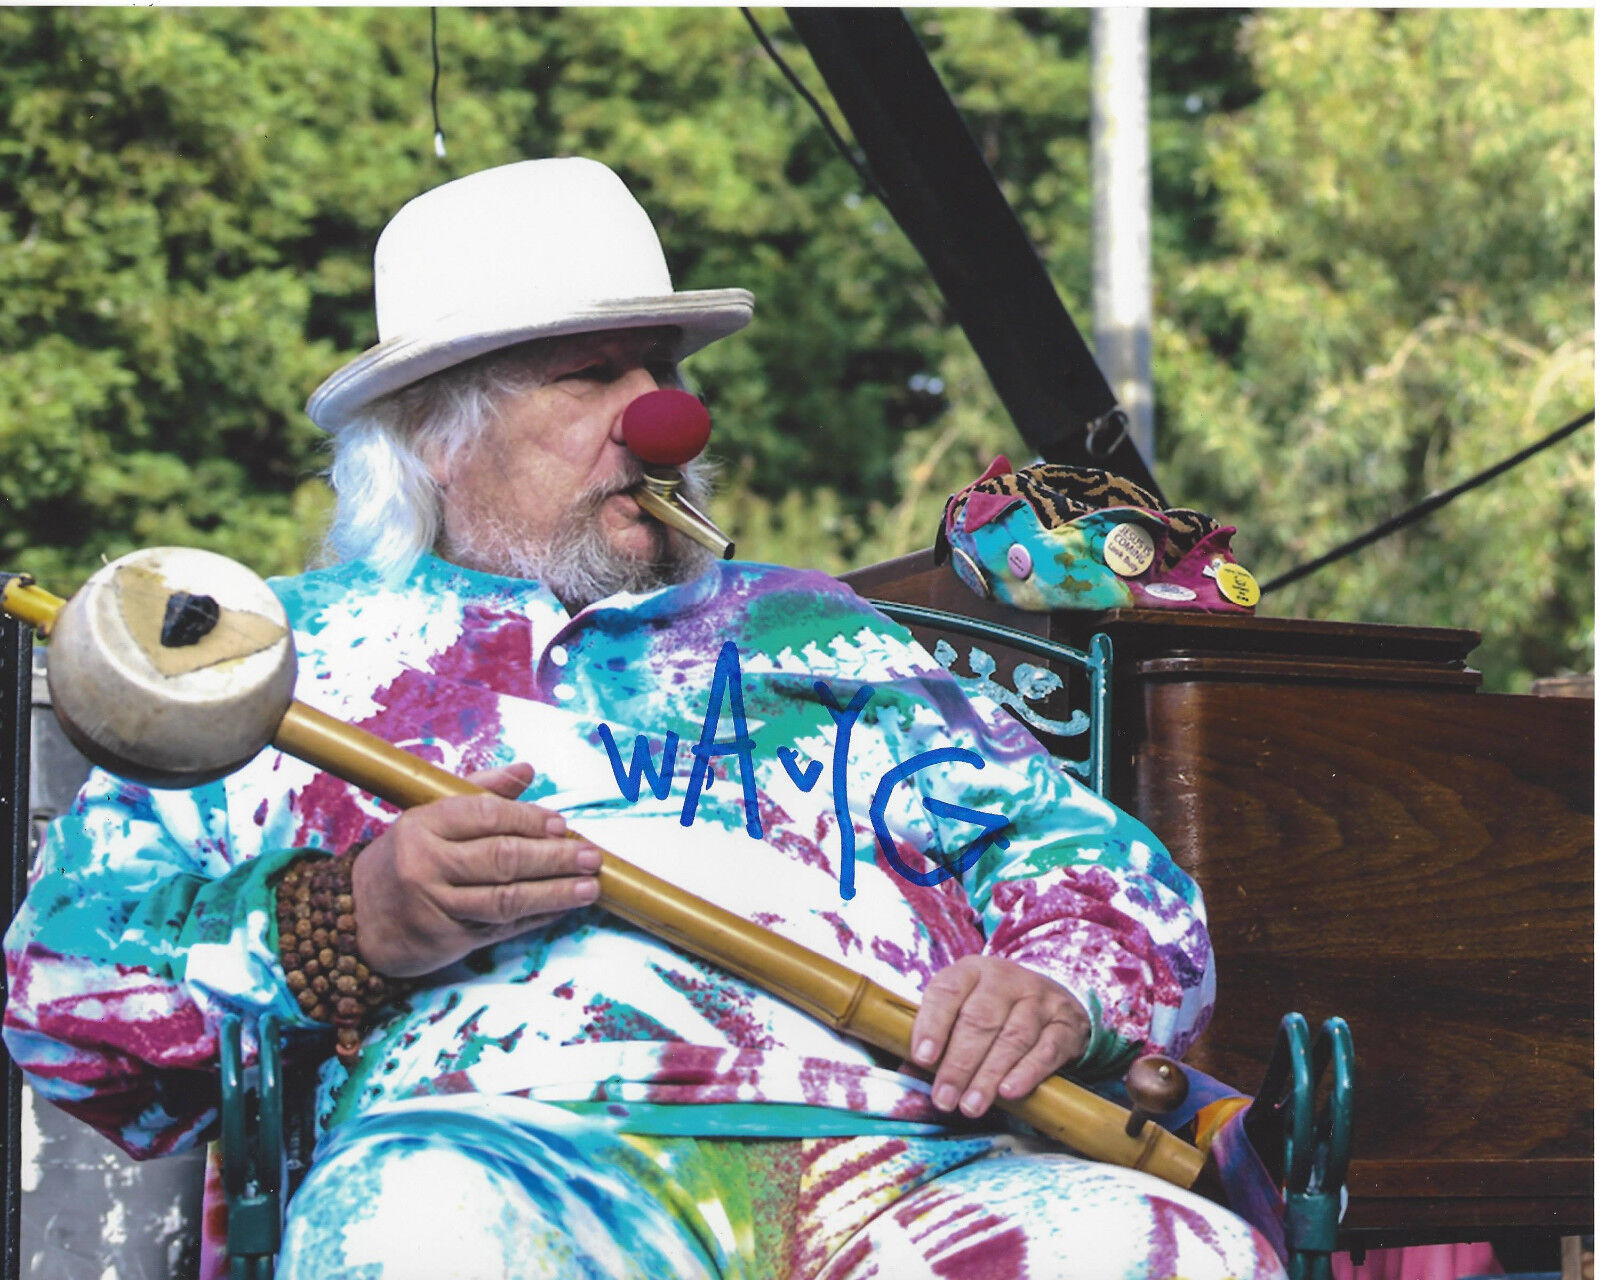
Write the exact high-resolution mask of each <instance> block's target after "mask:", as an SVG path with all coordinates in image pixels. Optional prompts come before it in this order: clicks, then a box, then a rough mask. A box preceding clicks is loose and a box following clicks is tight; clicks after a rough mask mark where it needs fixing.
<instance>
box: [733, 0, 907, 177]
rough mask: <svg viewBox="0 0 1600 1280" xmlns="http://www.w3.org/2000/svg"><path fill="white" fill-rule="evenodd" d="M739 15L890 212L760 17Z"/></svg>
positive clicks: (863, 166)
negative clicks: (757, 19) (769, 36)
mask: <svg viewBox="0 0 1600 1280" xmlns="http://www.w3.org/2000/svg"><path fill="white" fill-rule="evenodd" d="M739 12H740V13H742V14H744V20H745V21H746V22H748V23H749V24H750V30H751V31H753V32H755V36H756V39H757V40H759V41H760V42H761V47H762V48H763V49H765V50H766V51H767V56H768V57H769V58H771V59H772V61H773V63H774V65H775V66H776V67H777V68H778V70H779V71H781V72H782V73H783V78H784V79H785V80H787V81H788V82H789V83H790V84H791V85H793V86H794V91H795V92H796V93H798V94H799V95H800V96H801V97H802V98H804V99H805V101H806V105H807V106H809V107H810V108H811V110H812V111H813V112H814V113H815V115H816V117H817V119H818V120H819V121H821V122H822V129H823V132H824V133H826V134H827V135H828V138H829V140H830V141H831V142H832V143H833V145H834V147H835V148H836V149H837V150H838V152H839V154H840V155H842V156H843V157H844V158H845V159H846V160H848V161H849V162H850V167H851V168H852V169H854V170H855V171H856V176H857V177H859V178H860V179H861V183H862V185H863V186H865V187H866V189H867V190H868V191H870V192H871V193H872V194H873V195H875V196H876V197H877V198H878V202H879V203H880V204H882V205H883V206H884V208H888V207H889V201H888V199H887V198H886V197H885V196H884V194H883V189H882V188H881V187H879V186H878V182H877V179H876V178H874V177H873V176H872V172H871V170H869V169H868V168H867V166H866V164H865V163H864V162H863V161H862V160H860V159H859V158H858V157H857V156H856V154H855V151H854V150H853V149H852V148H851V146H850V144H849V143H848V142H846V141H845V140H844V136H843V135H842V134H840V132H839V130H838V129H837V128H835V127H834V123H833V121H832V120H831V119H829V117H828V113H827V111H826V109H825V108H824V107H823V105H822V104H821V103H820V102H818V101H817V99H816V98H815V97H814V96H813V95H812V93H811V90H809V89H807V88H806V87H805V85H804V84H802V83H801V82H800V77H799V76H797V75H795V73H794V69H793V68H792V67H790V66H789V64H788V63H787V62H785V61H784V60H783V55H782V54H780V53H779V52H778V50H777V49H776V48H775V47H774V46H773V43H772V41H771V40H769V39H767V33H766V32H765V31H763V30H762V29H761V24H760V23H759V22H757V21H756V15H755V14H753V13H751V12H750V10H749V9H747V8H744V7H743V6H741V7H740V9H739Z"/></svg>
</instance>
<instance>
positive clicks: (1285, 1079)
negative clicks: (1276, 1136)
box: [1246, 1013, 1355, 1280]
mask: <svg viewBox="0 0 1600 1280" xmlns="http://www.w3.org/2000/svg"><path fill="white" fill-rule="evenodd" d="M1324 1072H1326V1073H1328V1092H1327V1097H1326V1100H1325V1101H1324V1102H1323V1104H1322V1106H1321V1107H1320V1108H1318V1106H1317V1093H1318V1090H1319V1085H1320V1082H1321V1079H1322V1076H1323V1074H1324ZM1354 1097H1355V1044H1354V1041H1353V1039H1352V1038H1351V1035H1350V1028H1349V1026H1348V1025H1347V1024H1346V1023H1345V1020H1344V1019H1343V1018H1329V1019H1328V1020H1327V1021H1326V1022H1324V1023H1323V1024H1322V1029H1321V1031H1319V1032H1318V1033H1317V1037H1316V1039H1315V1040H1313V1039H1312V1037H1311V1028H1310V1026H1309V1025H1308V1024H1307V1022H1306V1020H1305V1018H1304V1016H1302V1015H1301V1014H1298V1013H1289V1014H1285V1015H1284V1018H1283V1021H1282V1022H1281V1023H1279V1024H1278V1037H1277V1040H1276V1042H1275V1043H1274V1045H1273V1048H1272V1058H1271V1060H1270V1061H1269V1062H1268V1063H1267V1070H1266V1074H1265V1075H1264V1076H1263V1078H1262V1081H1261V1088H1260V1089H1259V1090H1258V1091H1257V1093H1256V1097H1255V1101H1254V1102H1252V1103H1251V1104H1250V1113H1251V1114H1250V1116H1249V1117H1247V1119H1246V1126H1247V1127H1249V1126H1250V1125H1251V1123H1252V1122H1253V1121H1255V1120H1256V1119H1258V1118H1259V1119H1262V1120H1270V1121H1273V1122H1275V1123H1280V1124H1282V1126H1283V1189H1284V1202H1285V1203H1284V1210H1285V1211H1284V1222H1283V1235H1284V1240H1285V1242H1286V1243H1287V1245H1288V1247H1289V1280H1331V1277H1332V1275H1333V1263H1332V1255H1333V1252H1334V1249H1335V1247H1336V1245H1337V1241H1338V1236H1339V1214H1340V1212H1341V1210H1342V1208H1343V1206H1342V1204H1341V1201H1342V1199H1343V1189H1344V1179H1345V1174H1346V1173H1347V1172H1348V1170H1349V1168H1350V1135H1351V1130H1352V1127H1353V1124H1354V1118H1355V1113H1354Z"/></svg>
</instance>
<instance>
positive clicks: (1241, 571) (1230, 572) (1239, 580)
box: [1215, 561, 1261, 609]
mask: <svg viewBox="0 0 1600 1280" xmlns="http://www.w3.org/2000/svg"><path fill="white" fill-rule="evenodd" d="M1215 577H1216V580H1217V590H1218V591H1220V592H1221V593H1222V598H1223V599H1224V600H1231V601H1233V603H1234V604H1236V605H1240V606H1242V607H1244V608H1246V609H1248V608H1250V607H1251V606H1253V605H1254V604H1255V603H1256V601H1258V600H1260V599H1261V588H1260V587H1259V586H1257V585H1256V580H1255V578H1254V576H1253V575H1252V574H1251V573H1250V570H1248V569H1246V568H1245V567H1244V566H1243V565H1242V564H1233V563H1231V562H1227V561H1224V562H1223V563H1222V564H1219V565H1218V566H1217V569H1216V574H1215Z"/></svg>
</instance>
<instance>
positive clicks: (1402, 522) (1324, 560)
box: [1261, 409, 1594, 595]
mask: <svg viewBox="0 0 1600 1280" xmlns="http://www.w3.org/2000/svg"><path fill="white" fill-rule="evenodd" d="M1593 421H1594V410H1593V409H1590V410H1589V412H1588V413H1585V414H1580V415H1579V416H1578V417H1576V418H1574V419H1573V420H1572V421H1571V422H1569V423H1567V425H1566V426H1564V427H1558V428H1556V430H1554V431H1552V432H1551V433H1550V434H1549V435H1547V436H1545V437H1544V439H1542V440H1536V441H1535V442H1534V443H1533V444H1530V445H1529V446H1528V447H1527V448H1526V449H1521V450H1518V451H1517V452H1516V453H1514V454H1512V455H1511V456H1510V457H1509V458H1505V459H1502V460H1501V461H1499V462H1497V463H1495V464H1494V465H1493V466H1492V467H1486V468H1485V469H1484V470H1482V471H1480V472H1478V474H1477V475H1475V476H1471V477H1469V478H1468V479H1466V480H1463V481H1462V482H1461V483H1460V484H1457V485H1452V486H1451V487H1450V488H1448V489H1445V490H1442V491H1441V492H1439V493H1433V494H1429V495H1428V496H1427V497H1426V498H1424V499H1423V500H1422V501H1421V502H1419V503H1417V504H1416V506H1414V507H1408V508H1407V509H1406V510H1404V511H1402V512H1401V513H1400V514H1399V515H1397V516H1391V517H1390V518H1389V519H1387V520H1385V521H1384V522H1383V523H1382V524H1380V525H1376V526H1374V527H1373V528H1371V529H1368V530H1367V531H1366V532H1365V533H1363V534H1362V535H1361V536H1360V537H1358V538H1352V539H1350V541H1349V542H1344V543H1341V544H1340V545H1339V546H1337V547H1335V548H1334V549H1333V550H1332V551H1329V552H1327V553H1325V554H1324V555H1320V556H1318V557H1317V558H1316V559H1315V560H1311V561H1308V562H1307V563H1305V564H1302V565H1297V566H1295V567H1294V568H1293V569H1290V570H1289V571H1288V572H1287V573H1280V574H1279V575H1278V576H1277V577H1276V578H1273V579H1272V581H1270V582H1265V583H1263V584H1262V586H1261V594H1262V595H1266V594H1267V592H1269V591H1275V590H1277V589H1278V588H1279V587H1286V586H1288V585H1289V584H1290V583H1291V582H1298V581H1299V580H1300V579H1301V578H1304V577H1306V576H1307V575H1308V574H1312V573H1315V572H1316V571H1317V570H1318V569H1321V568H1322V567H1323V566H1324V565H1330V564H1332V563H1333V562H1334V561H1335V560H1342V559H1344V557H1345V556H1347V555H1350V554H1351V553H1352V552H1355V551H1359V550H1361V548H1362V547H1365V546H1368V545H1369V544H1371V543H1374V542H1376V541H1377V540H1378V539H1379V538H1385V537H1388V535H1389V534H1391V533H1393V532H1394V531H1395V530H1396V529H1403V528H1405V527H1406V525H1408V524H1415V523H1416V522H1417V521H1418V520H1420V519H1422V517H1423V516H1426V515H1431V514H1432V513H1433V512H1435V511H1437V510H1438V509H1439V508H1440V507H1442V506H1444V504H1445V503H1447V502H1449V501H1451V500H1452V499H1453V498H1459V497H1460V496H1461V495H1462V494H1463V493H1465V492H1467V490H1468V489H1476V488H1477V487H1478V486H1479V485H1482V484H1487V483H1488V482H1489V481H1491V480H1493V479H1494V478H1495V477H1496V476H1498V475H1501V474H1503V473H1505V472H1507V471H1510V470H1511V468H1512V467H1515V466H1517V465H1518V464H1519V463H1523V462H1526V461H1527V460H1528V459H1529V458H1531V457H1533V455H1534V454H1536V453H1538V452H1539V451H1540V450H1542V449H1548V448H1549V447H1550V446H1551V445H1553V444H1556V443H1557V442H1559V441H1561V440H1565V439H1566V438H1567V437H1568V436H1570V435H1571V434H1572V433H1573V432H1575V431H1577V430H1578V429H1579V428H1581V427H1585V426H1588V424H1589V423H1591V422H1593Z"/></svg>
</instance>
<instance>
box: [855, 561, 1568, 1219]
mask: <svg viewBox="0 0 1600 1280" xmlns="http://www.w3.org/2000/svg"><path fill="white" fill-rule="evenodd" d="M859 578H860V580H859V581H857V582H855V584H854V585H856V589H857V590H858V591H861V592H862V593H863V594H866V595H877V596H880V597H883V598H888V599H898V600H903V601H905V602H907V603H917V604H928V605H932V606H934V607H938V608H945V609H954V610H956V611H960V612H965V613H969V614H978V615H980V616H989V617H992V618H993V619H994V620H996V621H1003V622H1007V623H1009V624H1011V625H1018V623H1019V620H1026V624H1027V625H1028V629H1030V630H1036V631H1037V630H1041V628H1043V629H1044V630H1045V633H1048V634H1049V635H1050V636H1051V637H1052V638H1054V639H1058V640H1062V641H1064V642H1066V643H1069V644H1074V645H1079V646H1081V645H1082V644H1084V643H1085V642H1086V640H1087V637H1088V635H1090V634H1092V633H1093V632H1094V631H1095V630H1103V631H1105V632H1107V633H1108V634H1110V635H1111V636H1112V639H1113V643H1114V645H1115V646H1116V668H1117V669H1116V676H1115V680H1114V703H1113V706H1114V714H1113V721H1114V725H1115V730H1114V742H1115V759H1114V761H1113V780H1112V790H1113V797H1114V798H1115V799H1116V800H1117V801H1118V802H1119V803H1120V804H1123V805H1124V806H1125V807H1127V808H1129V809H1130V810H1131V811H1132V812H1134V813H1135V814H1137V815H1138V816H1139V817H1141V818H1142V819H1143V820H1144V821H1145V822H1146V823H1148V824H1149V825H1150V827H1151V828H1152V830H1154V831H1155V832H1156V834H1157V835H1159V836H1160V837H1161V838H1162V840H1164V841H1165V842H1166V844H1167V846H1168V847H1169V848H1170V849H1171V850H1172V852H1173V855H1174V857H1176V858H1177V860H1178V861H1179V862H1180V863H1181V864H1182V865H1183V866H1184V867H1185V868H1186V869H1188V870H1189V871H1190V872H1191V873H1192V874H1194V875H1195V877H1196V879H1197V880H1198V881H1199V882H1200V884H1201V886H1202V887H1203V889H1204V890H1205V893H1206V899H1207V903H1208V908H1209V911H1210V920H1211V933H1212V939H1213V944H1214V945H1215V947H1216V950H1217V959H1218V970H1219V987H1220V995H1219V1000H1218V1012H1217V1015H1216V1018H1215V1020H1214V1021H1213V1023H1212V1025H1211V1027H1210V1028H1209V1029H1208V1030H1207V1032H1206V1034H1205V1036H1204V1037H1203V1038H1202V1040H1201V1042H1200V1044H1199V1045H1198V1046H1197V1047H1196V1049H1195V1050H1194V1051H1193V1052H1192V1053H1191V1054H1190V1058H1191V1060H1192V1061H1194V1062H1195V1063H1196V1064H1197V1065H1199V1066H1200V1067H1201V1068H1202V1069H1204V1070H1207V1071H1210V1072H1212V1073H1213V1074H1215V1075H1217V1076H1219V1077H1220V1078H1222V1079H1225V1080H1229V1081H1231V1082H1233V1083H1236V1084H1238V1085H1240V1086H1242V1087H1245V1088H1249V1087H1251V1086H1253V1084H1254V1083H1255V1082H1256V1081H1257V1080H1258V1079H1259V1077H1260V1072H1261V1068H1262V1064H1263V1060H1264V1057H1265V1054H1266V1052H1267V1050H1268V1049H1269V1048H1270V1046H1271V1041H1272V1035H1273V1030H1274V1028H1275V1026H1276V1024H1277V1021H1278V1019H1279V1017H1281V1016H1282V1014H1283V1013H1285V1012H1286V1011H1288V1010H1290V1009H1298V1010H1300V1011H1301V1012H1303V1013H1305V1014H1306V1015H1307V1016H1308V1017H1309V1018H1311V1020H1312V1023H1313V1026H1315V1025H1316V1024H1317V1023H1318V1022H1319V1021H1320V1020H1321V1019H1322V1018H1323V1017H1326V1016H1328V1015H1331V1014H1339V1015H1341V1016H1343V1017H1345V1018H1346V1019H1347V1020H1348V1021H1349V1022H1350V1025H1351V1028H1352V1031H1353V1033H1354V1036H1355V1044H1356V1056H1357V1089H1356V1124H1357V1129H1356V1142H1355V1159H1354V1161H1353V1164H1352V1168H1351V1176H1350V1182H1349V1185H1350V1192H1351V1197H1352V1200H1351V1207H1350V1211H1349V1214H1348V1215H1347V1218H1346V1221H1345V1229H1346V1234H1347V1237H1348V1238H1350V1239H1366V1240H1368V1241H1369V1242H1374V1243H1376V1242H1380V1241H1386V1240H1393V1239H1406V1238H1409V1239H1416V1240H1421V1239H1426V1238H1469V1237H1472V1236H1474V1234H1475V1233H1477V1234H1482V1233H1485V1232H1487V1231H1489V1230H1492V1229H1494V1228H1499V1227H1506V1226H1548V1227H1553V1228H1557V1227H1559V1228H1568V1229H1575V1228H1584V1227H1588V1226H1590V1225H1591V1224H1592V1223H1593V1161H1592V1155H1593V1141H1594V1137H1593V1113H1592V1106H1591V1104H1592V1095H1593V1083H1592V1082H1593V1057H1592V1044H1593V1007H1594V994H1593V920H1594V909H1593V908H1594V898H1593V874H1594V860H1593V812H1594V803H1593V800H1594V794H1593V779H1594V703H1593V701H1592V700H1590V699H1586V698H1534V697H1514V696H1509V695H1498V694H1485V693H1482V692H1477V691H1475V690H1476V687H1477V685H1478V683H1479V678H1478V674H1477V673H1476V672H1474V671H1472V670H1471V669H1470V668H1469V667H1468V666H1467V657H1468V655H1469V653H1470V651H1471V648H1472V646H1473V645H1474V644H1475V643H1476V640H1477V637H1476V635H1475V633H1473V632H1471V631H1463V630H1451V629H1440V628H1424V627H1392V626H1373V625H1367V624H1358V623H1337V622H1334V623H1324V622H1307V621H1303V620H1297V619H1275V618H1250V617H1244V616H1239V615H1229V616H1216V617H1212V616H1207V615H1186V614H1180V613H1165V612H1162V613H1151V612H1141V611H1126V610H1124V611H1114V612H1111V613H1106V614H1099V615H1086V614H1074V615H1063V614H1057V615H1049V616H1046V615H1021V614H1015V613H1012V612H1011V611H1009V610H1005V609H1001V608H998V607H997V606H993V605H992V604H990V603H989V602H985V601H980V600H979V599H978V597H977V596H975V595H973V594H972V593H971V592H970V591H968V590H967V588H966V587H965V586H963V585H962V584H961V583H960V581H959V580H958V579H956V578H955V576H954V574H953V573H950V571H949V570H948V567H940V568H935V567H934V566H933V565H932V562H931V556H930V555H929V554H928V553H925V552H924V553H919V554H918V555H916V556H911V557H904V558H902V560H900V561H894V562H889V563H887V564H885V565H882V566H874V567H873V568H872V569H871V570H869V571H866V572H865V573H863V574H861V575H859ZM975 606H976V607H975Z"/></svg>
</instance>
